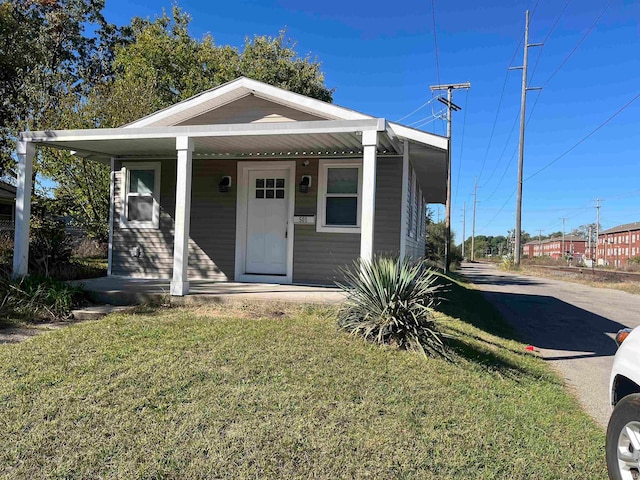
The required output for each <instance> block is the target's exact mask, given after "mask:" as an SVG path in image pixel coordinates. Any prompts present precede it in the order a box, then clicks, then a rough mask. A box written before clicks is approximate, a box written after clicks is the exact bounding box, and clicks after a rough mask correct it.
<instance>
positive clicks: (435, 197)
mask: <svg viewBox="0 0 640 480" xmlns="http://www.w3.org/2000/svg"><path fill="white" fill-rule="evenodd" d="M366 130H369V131H370V130H374V131H377V132H378V148H377V149H378V154H382V155H384V154H391V155H401V154H402V140H403V139H406V140H408V142H409V152H410V155H409V156H410V160H411V163H412V164H413V167H414V169H415V172H416V176H417V178H418V182H419V184H420V186H421V187H422V190H423V192H425V196H426V201H427V202H429V203H444V202H445V199H446V178H447V152H446V138H443V137H438V136H436V135H433V134H429V133H426V132H421V131H418V130H413V129H410V128H407V127H403V126H401V125H397V124H394V123H388V122H387V121H386V120H384V119H382V118H369V119H360V120H321V121H308V122H287V123H286V124H285V123H252V124H230V125H196V126H174V127H141V128H130V127H129V128H104V129H92V130H53V131H43V132H23V133H22V134H21V139H22V140H26V141H29V142H32V143H35V144H37V145H44V146H50V147H54V148H59V149H63V150H70V151H74V152H76V154H77V155H79V156H81V157H85V158H90V159H92V160H96V161H100V162H105V163H107V162H109V161H110V159H111V158H140V159H144V158H171V157H174V158H175V156H176V138H178V137H183V136H188V137H190V138H192V139H193V143H194V152H193V155H194V157H195V158H212V159H213V158H242V157H244V158H265V157H267V158H269V157H271V158H282V157H285V158H286V157H300V156H343V155H344V156H353V155H360V154H361V153H362V132H363V131H366Z"/></svg>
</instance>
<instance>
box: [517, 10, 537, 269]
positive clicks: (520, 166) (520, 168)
mask: <svg viewBox="0 0 640 480" xmlns="http://www.w3.org/2000/svg"><path fill="white" fill-rule="evenodd" d="M541 45H542V43H529V10H527V11H526V12H525V24H524V58H523V63H522V67H511V68H510V70H520V69H522V98H521V100H520V142H519V147H518V152H519V153H518V200H517V204H516V231H515V237H516V238H515V240H516V242H515V243H516V244H515V247H514V250H515V252H514V259H513V261H514V264H515V266H516V267H518V266H519V265H520V248H521V246H520V243H521V238H520V237H521V232H522V172H523V167H524V127H525V120H526V109H527V91H528V90H540V88H528V87H527V67H528V66H529V47H539V46H541Z"/></svg>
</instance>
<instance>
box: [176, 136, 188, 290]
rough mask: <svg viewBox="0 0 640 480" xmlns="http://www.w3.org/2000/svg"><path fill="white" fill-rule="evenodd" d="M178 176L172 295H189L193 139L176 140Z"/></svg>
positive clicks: (178, 138)
mask: <svg viewBox="0 0 640 480" xmlns="http://www.w3.org/2000/svg"><path fill="white" fill-rule="evenodd" d="M176 150H177V151H178V174H177V179H176V213H175V218H174V220H175V239H174V245H173V279H172V280H171V295H176V296H183V295H186V294H187V293H189V280H188V278H187V271H188V269H189V226H190V219H191V171H192V164H193V159H192V156H193V139H192V138H189V137H177V138H176Z"/></svg>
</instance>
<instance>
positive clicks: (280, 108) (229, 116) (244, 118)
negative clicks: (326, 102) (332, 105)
mask: <svg viewBox="0 0 640 480" xmlns="http://www.w3.org/2000/svg"><path fill="white" fill-rule="evenodd" d="M313 120H324V118H321V117H318V116H316V115H311V114H309V113H306V112H301V111H300V110H294V109H293V108H289V107H285V106H284V105H280V104H277V103H274V102H270V101H267V100H263V99H261V98H257V97H255V96H253V95H248V96H246V97H243V98H240V99H238V100H236V101H234V102H231V103H229V104H227V105H225V106H223V107H219V108H216V109H215V110H211V111H209V112H206V113H203V114H201V115H198V116H196V117H193V118H190V119H188V120H185V121H184V122H181V123H178V125H214V124H230V123H260V122H293V121H313Z"/></svg>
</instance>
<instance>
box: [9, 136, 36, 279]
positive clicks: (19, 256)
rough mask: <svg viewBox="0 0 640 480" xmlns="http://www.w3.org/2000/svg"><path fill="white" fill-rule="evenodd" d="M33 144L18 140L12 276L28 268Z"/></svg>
mask: <svg viewBox="0 0 640 480" xmlns="http://www.w3.org/2000/svg"><path fill="white" fill-rule="evenodd" d="M35 153H36V149H35V145H33V143H31V142H27V141H25V140H20V141H19V142H18V149H17V154H18V187H17V190H16V220H15V236H14V240H13V276H14V277H18V276H24V275H26V274H27V273H28V270H29V227H30V224H31V186H32V183H33V179H32V178H31V177H32V175H33V157H34V156H35Z"/></svg>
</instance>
